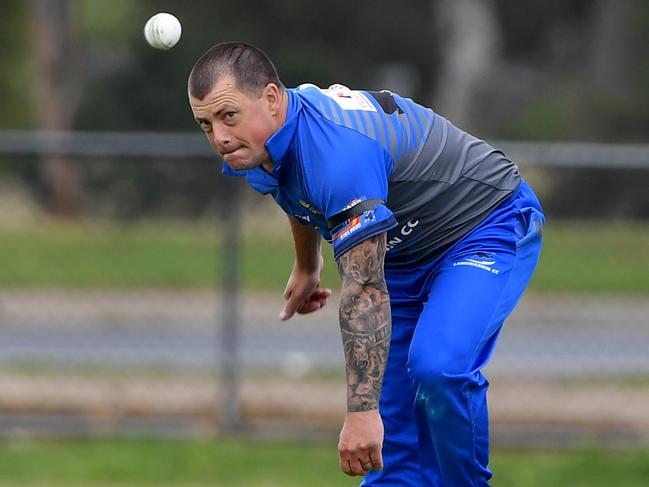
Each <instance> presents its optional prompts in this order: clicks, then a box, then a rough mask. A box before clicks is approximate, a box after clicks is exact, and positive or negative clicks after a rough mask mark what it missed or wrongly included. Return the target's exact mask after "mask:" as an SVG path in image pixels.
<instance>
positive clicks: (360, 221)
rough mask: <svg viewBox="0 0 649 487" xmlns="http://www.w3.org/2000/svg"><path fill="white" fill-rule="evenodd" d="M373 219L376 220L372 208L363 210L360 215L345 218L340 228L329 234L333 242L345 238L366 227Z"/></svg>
mask: <svg viewBox="0 0 649 487" xmlns="http://www.w3.org/2000/svg"><path fill="white" fill-rule="evenodd" d="M356 204H358V203H356ZM352 206H353V205H352ZM350 208H351V206H350ZM375 220H376V214H375V212H374V210H367V211H364V212H363V213H362V214H361V215H358V216H355V217H352V218H349V219H347V220H346V221H345V222H344V223H343V224H342V225H341V228H340V229H339V230H337V231H336V233H334V234H333V235H332V236H331V238H332V240H333V241H334V242H335V241H342V240H345V239H346V238H347V237H349V236H350V235H352V234H353V233H355V232H357V231H358V230H360V229H361V228H363V227H366V226H367V225H369V224H370V223H372V222H373V221H375Z"/></svg>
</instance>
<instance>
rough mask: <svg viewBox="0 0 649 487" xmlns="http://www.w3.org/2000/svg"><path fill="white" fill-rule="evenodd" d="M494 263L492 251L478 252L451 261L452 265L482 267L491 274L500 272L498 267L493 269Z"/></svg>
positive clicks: (494, 258)
mask: <svg viewBox="0 0 649 487" xmlns="http://www.w3.org/2000/svg"><path fill="white" fill-rule="evenodd" d="M495 263H496V256H495V255H494V254H492V253H487V252H478V253H476V254H473V255H471V256H470V257H465V258H463V259H461V260H459V261H457V262H453V267H458V266H469V267H475V268H477V269H482V270H483V271H487V272H491V273H492V274H496V275H497V274H500V270H499V269H494V268H493V267H492V266H493V265H494V264H495Z"/></svg>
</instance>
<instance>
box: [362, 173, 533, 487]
mask: <svg viewBox="0 0 649 487" xmlns="http://www.w3.org/2000/svg"><path fill="white" fill-rule="evenodd" d="M543 223H544V216H543V211H542V209H541V206H540V204H539V202H538V200H537V198H536V196H535V195H534V193H533V192H532V190H531V189H530V187H529V186H528V185H527V184H526V183H525V182H522V183H521V185H520V186H519V188H518V189H517V190H516V192H515V193H514V194H513V195H512V196H510V197H509V198H507V199H506V200H505V201H504V202H503V203H501V204H500V205H499V206H498V207H497V208H496V209H495V210H494V211H493V212H492V213H491V214H490V215H489V216H488V217H487V218H486V219H485V220H484V221H483V222H482V223H481V224H480V225H479V226H478V227H476V228H475V229H474V230H472V231H471V232H470V233H469V234H468V235H467V236H465V237H464V238H462V239H461V240H460V241H458V242H457V243H456V244H454V245H453V246H452V247H451V248H450V249H448V250H447V251H446V252H444V254H443V255H441V256H439V257H438V258H437V259H436V260H434V261H433V262H431V263H430V264H428V265H426V266H422V267H420V268H414V269H407V270H403V269H391V268H389V266H388V267H386V280H387V283H388V289H389V292H390V303H391V306H392V341H391V343H390V353H389V357H388V364H387V368H386V372H385V378H384V383H383V389H382V392H381V398H380V404H379V407H380V412H381V416H382V419H383V423H384V428H385V439H384V444H383V460H384V469H383V470H382V471H381V472H375V471H371V472H370V473H368V474H367V475H366V476H365V478H364V479H363V482H362V484H361V485H362V486H366V487H369V486H390V487H401V486H403V487H406V486H407V487H469V486H471V487H483V486H488V485H489V479H490V478H491V476H492V474H491V471H490V470H489V468H488V461H489V430H488V417H487V387H488V385H489V383H488V382H487V379H486V378H485V376H484V375H483V374H482V372H481V369H482V368H483V367H484V366H485V365H486V364H487V362H488V361H489V358H490V357H491V354H492V352H493V350H494V346H495V344H496V341H497V339H498V335H499V333H500V330H501V328H502V325H503V322H504V320H505V318H507V316H508V315H509V314H510V313H511V312H512V310H513V309H514V307H515V306H516V303H517V302H518V300H519V299H520V297H521V296H522V294H523V291H524V290H525V287H526V286H527V283H528V282H529V280H530V278H531V277H532V274H533V272H534V268H535V267H536V263H537V261H538V258H539V254H540V251H541V233H542V228H543Z"/></svg>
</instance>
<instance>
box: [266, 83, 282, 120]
mask: <svg viewBox="0 0 649 487" xmlns="http://www.w3.org/2000/svg"><path fill="white" fill-rule="evenodd" d="M281 95H282V92H281V90H280V88H279V86H277V85H276V84H275V83H268V84H267V85H266V86H265V88H264V94H263V97H264V99H265V100H266V102H267V103H268V107H269V108H270V109H271V111H272V112H273V115H275V114H277V112H278V111H279V107H280V102H281V100H282V96H281Z"/></svg>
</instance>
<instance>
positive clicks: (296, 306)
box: [279, 256, 331, 320]
mask: <svg viewBox="0 0 649 487" xmlns="http://www.w3.org/2000/svg"><path fill="white" fill-rule="evenodd" d="M323 267H324V259H323V258H322V256H320V259H319V265H318V268H317V269H315V270H312V271H309V270H304V269H301V268H300V267H299V266H298V265H297V263H296V264H295V265H294V266H293V272H291V277H289V279H288V283H287V284H286V289H285V290H284V299H286V304H285V305H284V309H283V310H282V311H281V313H280V314H279V318H280V319H281V320H288V319H289V318H290V317H291V316H293V315H294V314H295V313H296V312H297V313H300V314H304V313H312V312H313V311H317V310H319V309H320V308H322V307H323V306H324V305H325V304H327V299H328V298H329V296H331V289H328V288H321V287H320V272H321V271H322V268H323Z"/></svg>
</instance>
